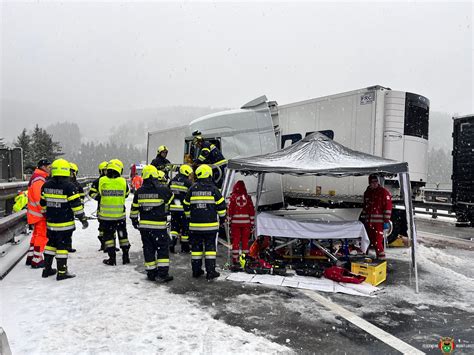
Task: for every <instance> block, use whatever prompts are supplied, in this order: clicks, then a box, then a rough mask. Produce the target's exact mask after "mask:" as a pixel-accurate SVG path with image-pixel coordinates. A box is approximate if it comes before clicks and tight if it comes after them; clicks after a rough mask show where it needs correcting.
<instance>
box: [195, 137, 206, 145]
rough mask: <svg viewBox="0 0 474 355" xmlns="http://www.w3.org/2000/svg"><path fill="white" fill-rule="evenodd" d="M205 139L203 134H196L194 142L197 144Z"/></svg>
mask: <svg viewBox="0 0 474 355" xmlns="http://www.w3.org/2000/svg"><path fill="white" fill-rule="evenodd" d="M203 140H204V139H203V138H202V136H194V138H193V144H197V143H198V142H202V141H203Z"/></svg>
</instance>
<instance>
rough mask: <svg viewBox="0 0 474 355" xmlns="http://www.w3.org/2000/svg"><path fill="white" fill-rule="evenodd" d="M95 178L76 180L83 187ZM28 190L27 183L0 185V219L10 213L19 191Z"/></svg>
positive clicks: (87, 177) (88, 177)
mask: <svg viewBox="0 0 474 355" xmlns="http://www.w3.org/2000/svg"><path fill="white" fill-rule="evenodd" d="M96 178H97V177H96V176H86V177H81V178H79V179H77V181H79V183H80V184H81V185H82V186H84V185H86V184H88V183H91V182H92V181H94V180H95V179H96ZM27 188H28V181H18V182H5V183H1V184H0V217H3V216H4V215H5V214H7V215H8V214H10V213H11V208H12V206H13V199H14V198H15V197H16V195H17V194H18V192H19V191H25V190H27Z"/></svg>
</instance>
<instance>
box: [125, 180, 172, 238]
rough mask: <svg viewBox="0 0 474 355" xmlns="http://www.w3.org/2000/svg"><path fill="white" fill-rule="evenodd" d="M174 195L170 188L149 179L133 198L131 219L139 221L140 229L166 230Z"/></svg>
mask: <svg viewBox="0 0 474 355" xmlns="http://www.w3.org/2000/svg"><path fill="white" fill-rule="evenodd" d="M173 199H174V195H173V193H172V192H171V190H170V189H169V188H168V186H166V185H164V184H159V183H158V182H157V181H156V180H155V179H153V178H148V179H146V180H145V181H144V182H143V185H142V187H140V188H139V189H138V190H137V191H136V192H135V195H134V196H133V202H132V209H131V210H130V219H131V220H138V218H140V222H139V225H138V228H139V229H161V230H164V229H166V227H167V226H166V223H167V219H168V215H169V206H170V204H171V202H172V201H173Z"/></svg>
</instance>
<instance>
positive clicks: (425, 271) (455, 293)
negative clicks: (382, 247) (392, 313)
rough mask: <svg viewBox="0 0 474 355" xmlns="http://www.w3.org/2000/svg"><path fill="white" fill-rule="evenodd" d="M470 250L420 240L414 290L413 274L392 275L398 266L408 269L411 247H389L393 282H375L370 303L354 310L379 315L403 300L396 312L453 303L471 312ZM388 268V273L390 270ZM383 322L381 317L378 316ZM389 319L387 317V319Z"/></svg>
mask: <svg viewBox="0 0 474 355" xmlns="http://www.w3.org/2000/svg"><path fill="white" fill-rule="evenodd" d="M469 253H472V252H471V251H465V250H459V249H454V248H446V249H439V248H432V247H427V246H425V245H423V244H419V245H418V247H417V265H418V277H419V290H420V292H419V293H418V294H417V293H415V284H414V282H415V281H414V275H413V274H410V273H407V274H406V275H394V273H396V272H398V270H401V269H406V270H409V269H410V268H409V265H410V260H411V259H410V258H411V249H409V248H390V249H388V251H387V258H388V262H389V270H388V275H387V280H390V279H391V278H395V279H396V281H395V282H394V283H391V282H387V283H383V284H381V285H379V287H381V288H382V291H381V292H380V293H379V294H378V297H377V299H376V300H374V301H372V302H371V303H370V305H364V306H362V307H360V308H356V309H355V310H354V311H355V312H356V313H357V314H359V315H362V314H364V313H367V312H370V313H379V314H381V316H383V314H384V312H385V311H386V310H387V305H395V304H405V306H403V307H399V308H398V309H397V310H396V312H398V313H400V314H405V315H413V314H414V312H416V310H423V309H427V308H432V307H455V308H458V309H459V310H461V311H464V312H468V313H472V304H473V300H474V298H473V295H474V278H472V277H471V276H472V271H471V270H470V269H471V259H472V255H470V254H469ZM391 270H392V273H391ZM380 321H381V322H382V323H383V319H380ZM389 322H393V319H390V318H387V323H389Z"/></svg>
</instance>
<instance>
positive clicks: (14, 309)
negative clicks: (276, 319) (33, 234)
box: [0, 201, 291, 354]
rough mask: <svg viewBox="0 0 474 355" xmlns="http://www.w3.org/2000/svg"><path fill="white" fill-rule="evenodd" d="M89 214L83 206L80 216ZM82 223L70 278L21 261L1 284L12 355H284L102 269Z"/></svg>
mask: <svg viewBox="0 0 474 355" xmlns="http://www.w3.org/2000/svg"><path fill="white" fill-rule="evenodd" d="M129 202H130V201H129ZM94 210H95V203H87V204H86V214H87V215H91V213H92V212H93V211H94ZM90 222H91V223H90V226H89V228H88V229H87V230H81V229H80V228H79V227H78V230H76V232H75V233H74V236H73V245H74V247H75V248H77V250H78V251H77V252H76V253H75V254H70V258H69V261H68V265H69V269H70V271H71V272H75V273H76V274H77V277H76V278H74V279H71V280H65V281H61V282H58V281H56V279H55V278H54V277H50V278H48V279H43V278H41V270H33V269H31V268H29V267H26V266H24V262H23V261H21V262H20V264H18V265H17V266H16V267H15V269H14V270H13V271H12V272H11V273H10V274H9V275H8V276H7V277H6V278H5V279H4V280H3V281H1V283H0V285H1V294H0V305H1V312H0V325H1V326H2V327H3V328H4V329H5V331H6V334H7V336H8V339H9V343H10V347H11V349H12V352H13V354H73V353H74V354H142V353H143V354H144V353H206V354H210V353H230V352H233V353H237V352H238V353H277V352H284V353H287V352H291V350H290V349H289V348H287V347H284V346H281V345H279V344H276V343H273V342H272V341H271V340H268V339H266V338H264V337H260V336H257V335H254V334H252V333H248V332H245V331H243V330H242V329H241V328H239V327H233V326H230V325H227V324H225V323H223V322H220V321H218V320H215V319H213V317H212V309H206V308H204V307H202V306H199V305H198V302H196V301H195V300H193V299H192V298H191V297H185V296H182V295H176V294H171V293H170V292H168V289H167V286H164V285H157V284H155V283H152V282H149V281H147V280H146V277H145V275H144V274H143V273H140V272H138V271H137V270H136V268H135V266H134V265H125V266H124V265H118V266H116V267H108V266H105V265H103V264H102V259H103V258H104V255H105V254H102V253H101V252H98V251H97V248H98V245H99V243H98V240H97V237H96V236H97V221H95V220H92V221H90ZM78 225H79V223H78ZM128 230H129V233H130V235H129V238H130V241H131V243H132V248H133V249H135V250H137V249H141V241H140V237H139V233H138V231H136V230H134V229H133V228H129V229H128ZM118 261H121V258H120V253H118ZM132 264H133V260H132ZM206 285H207V283H206V281H205V280H203V283H202V287H206Z"/></svg>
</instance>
